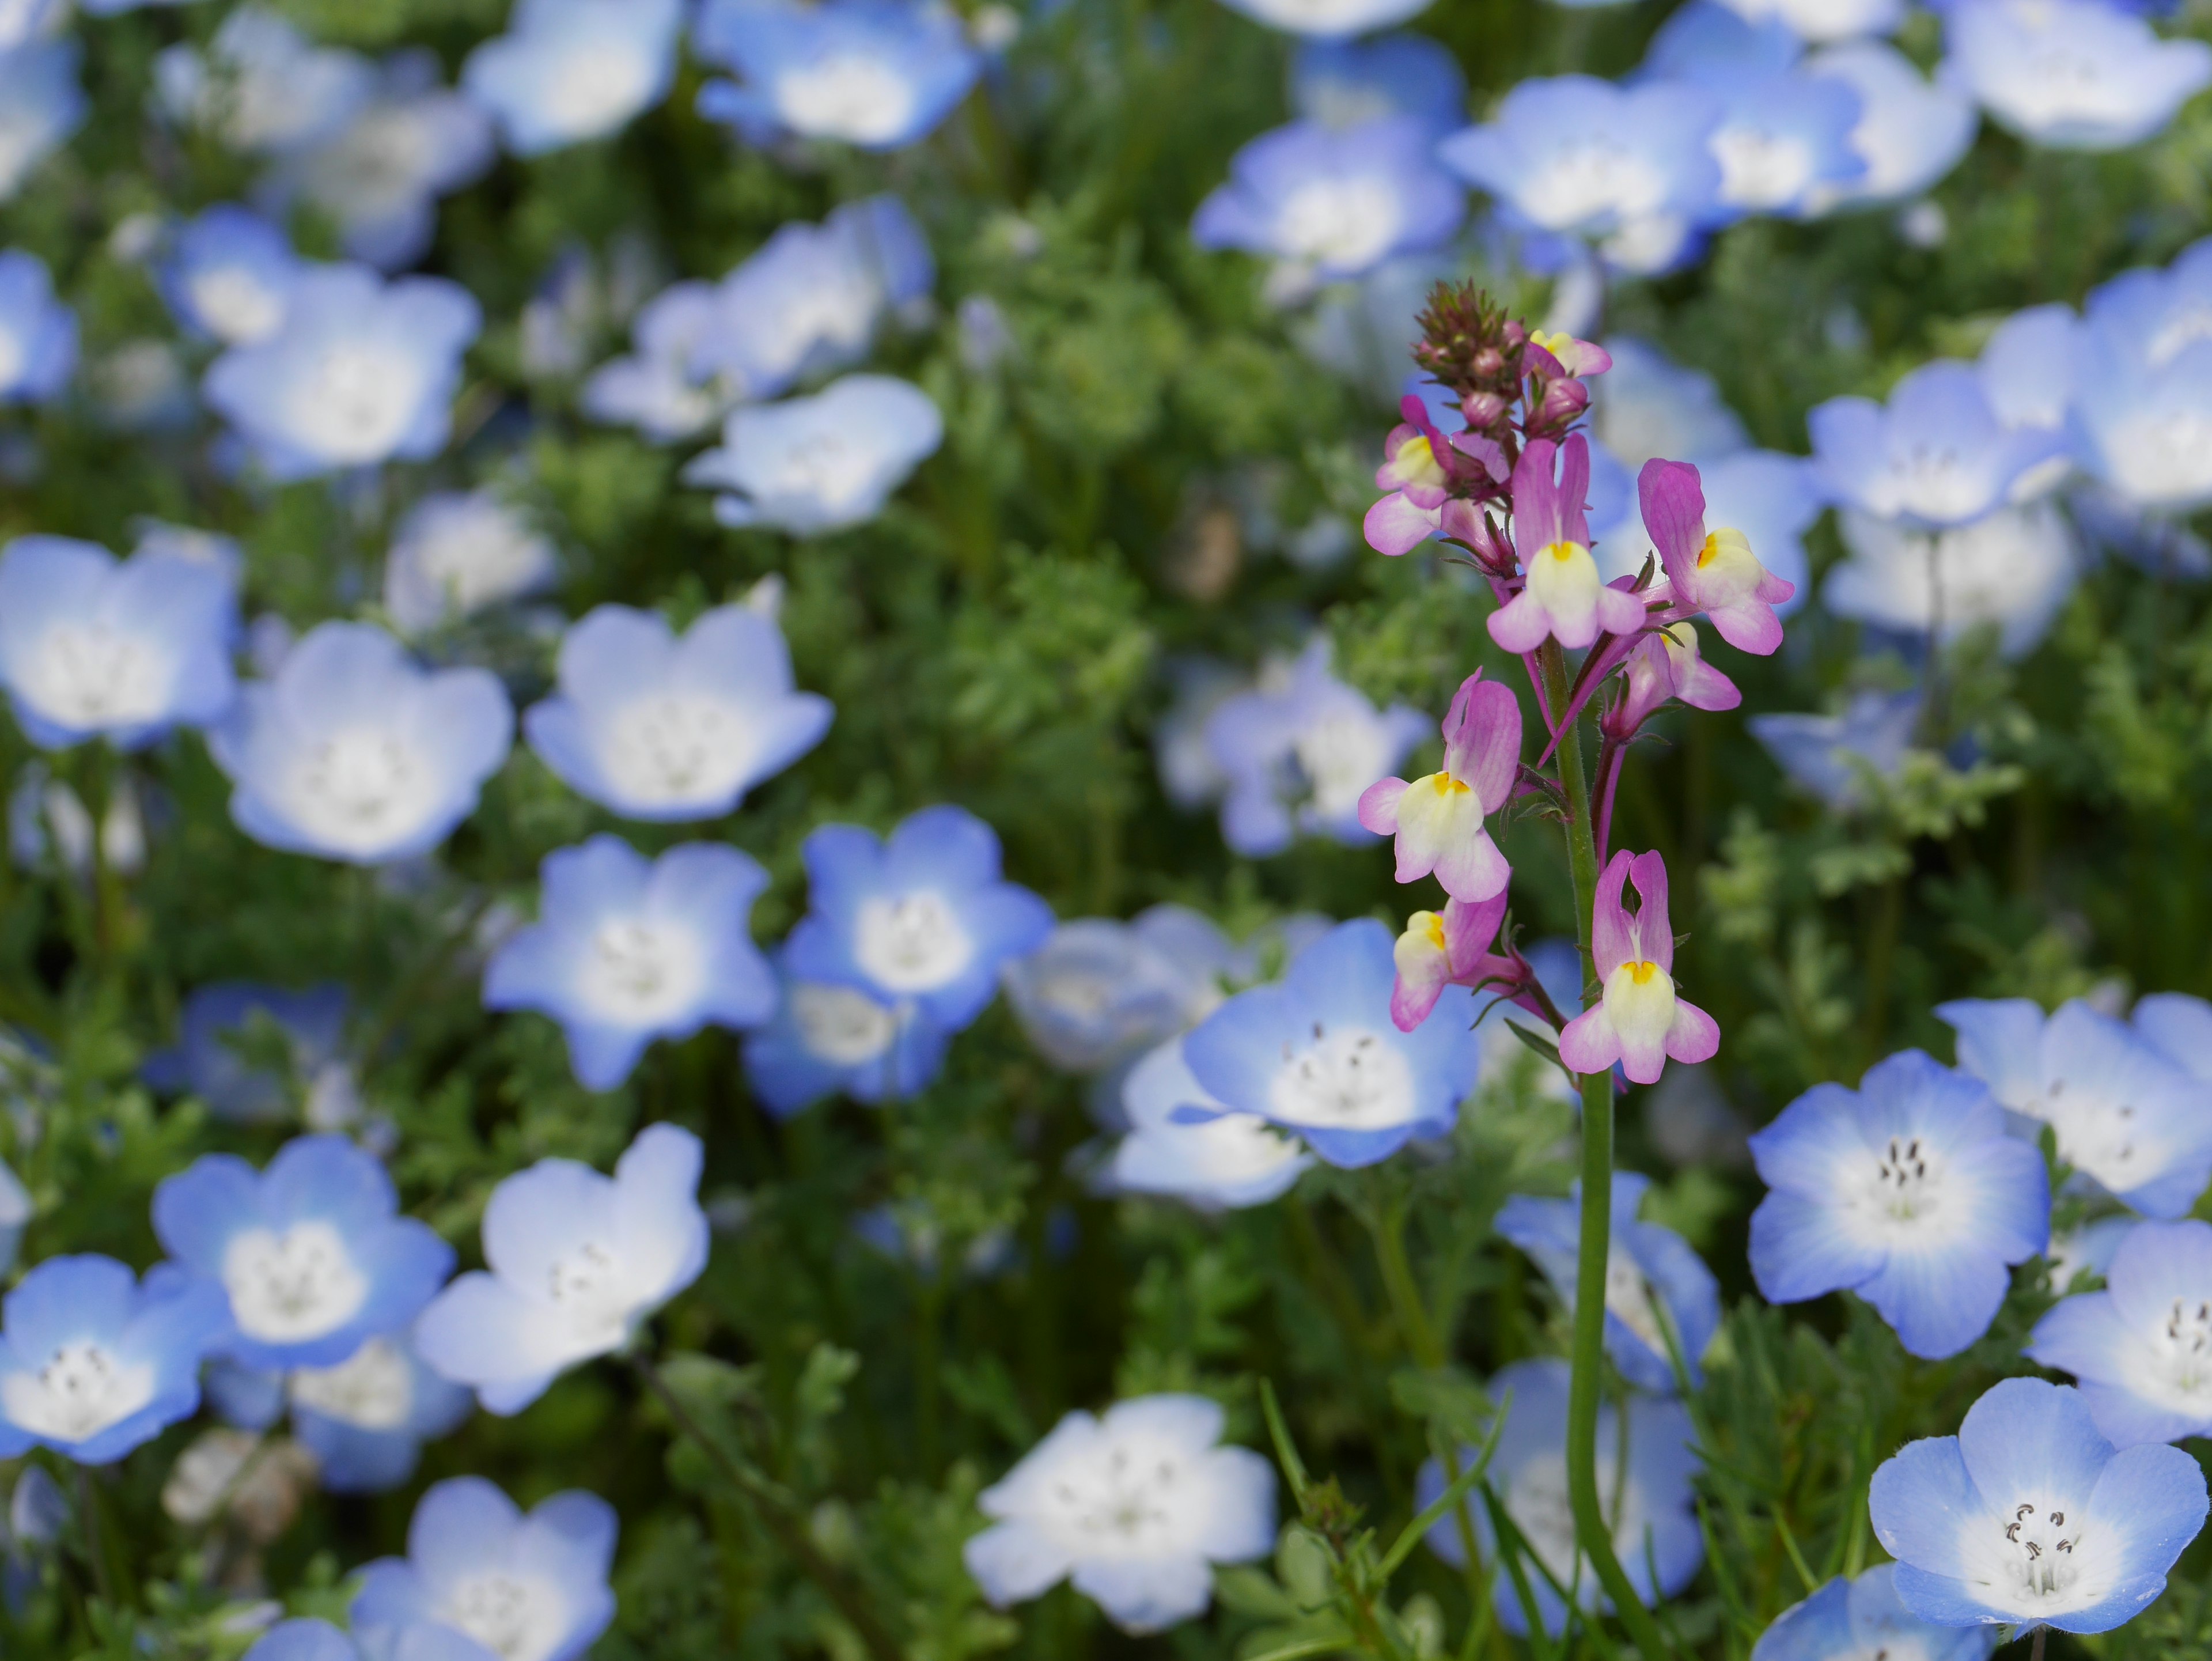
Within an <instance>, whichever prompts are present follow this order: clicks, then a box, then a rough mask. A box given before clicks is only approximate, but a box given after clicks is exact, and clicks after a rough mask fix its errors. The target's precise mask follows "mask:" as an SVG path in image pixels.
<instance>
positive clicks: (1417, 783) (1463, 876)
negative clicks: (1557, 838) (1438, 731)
mask: <svg viewBox="0 0 2212 1661" xmlns="http://www.w3.org/2000/svg"><path fill="white" fill-rule="evenodd" d="M1443 733H1444V764H1443V770H1442V771H1440V772H1435V773H1431V774H1428V775H1427V776H1425V777H1422V778H1418V779H1415V780H1413V782H1411V783H1410V784H1409V783H1407V782H1406V781H1405V780H1403V779H1395V778H1393V779H1382V780H1378V781H1377V782H1375V783H1373V784H1370V785H1369V786H1368V787H1367V789H1366V790H1365V792H1364V794H1362V795H1361V796H1360V798H1359V822H1360V824H1363V825H1364V826H1365V827H1366V828H1367V829H1368V830H1370V831H1373V832H1374V833H1375V834H1376V836H1378V837H1386V836H1387V837H1396V838H1397V855H1398V873H1397V874H1398V880H1399V881H1400V882H1418V881H1419V880H1420V879H1422V878H1423V877H1425V876H1427V875H1429V874H1430V873H1432V872H1433V873H1435V875H1436V879H1437V881H1438V882H1440V883H1442V884H1443V885H1444V891H1445V892H1446V893H1448V894H1449V895H1450V896H1451V897H1453V898H1454V899H1460V900H1486V899H1489V898H1490V897H1492V895H1495V894H1500V893H1503V892H1504V890H1505V884H1506V881H1507V879H1509V878H1510V876H1511V875H1512V867H1510V866H1509V865H1507V864H1506V862H1505V855H1503V854H1501V853H1499V852H1498V844H1497V843H1494V842H1492V840H1491V839H1490V831H1489V830H1488V829H1487V828H1486V826H1485V824H1483V821H1484V820H1485V819H1486V818H1488V817H1489V816H1490V815H1491V814H1492V813H1494V812H1497V811H1498V809H1499V808H1500V807H1503V806H1504V805H1505V803H1506V801H1507V800H1508V799H1509V798H1510V795H1511V794H1512V790H1513V777H1514V773H1515V771H1516V769H1517V768H1518V766H1519V764H1520V760H1521V706H1520V704H1519V703H1516V701H1515V700H1514V697H1513V693H1512V691H1511V689H1510V688H1509V687H1507V686H1505V685H1504V684H1501V683H1499V682H1498V681H1486V680H1484V679H1483V678H1482V672H1481V671H1480V670H1479V669H1478V670H1477V671H1475V672H1474V674H1472V675H1469V676H1468V678H1467V679H1466V680H1465V681H1464V682H1463V683H1462V684H1461V686H1460V689H1459V692H1458V695H1457V696H1456V697H1454V698H1453V699H1452V706H1451V711H1450V713H1449V715H1446V716H1445V717H1444V724H1443Z"/></svg>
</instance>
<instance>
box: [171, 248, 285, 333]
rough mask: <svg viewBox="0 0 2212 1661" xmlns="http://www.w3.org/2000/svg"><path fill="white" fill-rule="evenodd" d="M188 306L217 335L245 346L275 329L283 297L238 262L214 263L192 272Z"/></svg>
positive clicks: (281, 314)
mask: <svg viewBox="0 0 2212 1661" xmlns="http://www.w3.org/2000/svg"><path fill="white" fill-rule="evenodd" d="M191 290H192V308H193V309H194V310H195V311H197V312H198V313H199V314H200V317H201V319H202V320H203V321H204V322H205V323H206V324H207V326H208V327H209V328H210V330H212V331H213V332H215V333H216V335H217V336H219V337H221V338H222V339H224V340H226V341H228V342H229V343H230V344H232V345H234V346H249V345H252V344H253V343H254V342H255V341H257V340H265V339H267V338H269V337H270V335H272V334H274V333H276V331H277V329H278V327H279V326H281V325H282V324H283V321H284V301H283V296H282V295H277V294H276V293H274V292H272V291H271V290H270V289H269V287H268V285H267V284H265V283H263V282H262V281H261V280H260V279H259V278H258V277H256V276H255V275H254V274H253V273H252V271H248V270H246V268H245V267H244V266H242V265H216V266H213V267H210V269H208V270H206V271H200V272H198V273H197V275H195V276H194V277H193V278H192V282H191Z"/></svg>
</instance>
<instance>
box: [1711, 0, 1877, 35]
mask: <svg viewBox="0 0 2212 1661" xmlns="http://www.w3.org/2000/svg"><path fill="white" fill-rule="evenodd" d="M1726 3H1727V4H1728V5H1729V7H1730V8H1732V9H1735V10H1736V11H1739V12H1741V13H1742V14H1743V15H1744V16H1746V17H1747V18H1749V19H1750V20H1751V21H1753V22H1754V23H1757V22H1763V21H1765V20H1766V19H1768V18H1770V17H1771V18H1773V19H1775V20H1776V21H1779V22H1781V23H1783V24H1785V25H1787V26H1788V27H1789V28H1790V30H1791V31H1792V32H1793V33H1796V34H1798V35H1800V36H1802V37H1803V38H1804V39H1805V40H1854V39H1855V38H1856V37H1857V36H1860V35H1868V34H1889V33H1893V32H1894V31H1895V30H1896V29H1897V27H1898V26H1899V24H1901V23H1903V22H1904V21H1905V0H1726Z"/></svg>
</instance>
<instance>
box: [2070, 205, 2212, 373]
mask: <svg viewBox="0 0 2212 1661" xmlns="http://www.w3.org/2000/svg"><path fill="white" fill-rule="evenodd" d="M2037 309H2039V310H2040V309H2045V308H2040V307H2039V308H2037ZM2083 313H2084V317H2085V320H2086V321H2087V325H2088V328H2089V332H2090V333H2092V334H2093V336H2094V337H2095V338H2096V345H2097V348H2098V349H2099V350H2102V351H2105V352H2108V353H2110V354H2112V356H2114V357H2115V358H2116V359H2117V360H2118V361H2119V362H2125V363H2127V364H2129V365H2130V366H2131V367H2132V368H2136V369H2137V370H2139V371H2140V370H2147V369H2148V370H2155V369H2162V368H2166V366H2167V365H2168V364H2170V363H2172V362H2173V361H2174V359H2175V358H2177V357H2179V356H2180V355H2181V354H2182V353H2183V352H2184V351H2185V350H2188V349H2189V348H2190V347H2191V346H2193V345H2195V344H2197V342H2199V341H2203V340H2208V339H2212V238H2206V239H2204V240H2200V241H2197V242H2192V243H2191V244H2190V246H2187V247H2186V248H2184V249H2183V250H2182V251H2181V252H2179V254H2176V255H2175V256H2174V258H2173V259H2172V262H2171V263H2170V264H2168V265H2165V266H2163V267H2151V266H2137V267H2136V268H2134V269H2132V270H2130V271H2122V272H2121V273H2120V274H2119V275H2118V276H2117V277H2112V278H2111V279H2110V280H2109V281H2106V282H2104V283H2099V284H2098V285H2097V287H2095V288H2094V289H2091V290H2090V291H2089V298H2088V301H2087V304H2086V305H2085V306H2084V307H2083Z"/></svg>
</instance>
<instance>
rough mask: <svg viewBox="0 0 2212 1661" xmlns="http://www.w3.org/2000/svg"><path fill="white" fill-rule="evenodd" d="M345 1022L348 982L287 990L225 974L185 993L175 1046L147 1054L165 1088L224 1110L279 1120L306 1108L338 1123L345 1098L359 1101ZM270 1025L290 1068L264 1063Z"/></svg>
mask: <svg viewBox="0 0 2212 1661" xmlns="http://www.w3.org/2000/svg"><path fill="white" fill-rule="evenodd" d="M345 1029H346V995H345V989H344V988H343V987H342V986H319V987H313V988H310V989H308V990H307V991H304V992H286V991H282V990H280V989H276V988H275V987H267V986H255V985H252V984H250V983H246V982H244V981H216V982H214V983H210V984H209V985H206V986H203V987H198V988H196V989H194V990H193V992H192V994H191V996H189V997H187V998H186V999H185V1007H184V1011H183V1013H182V1015H181V1016H180V1017H179V1021H178V1034H177V1043H176V1047H175V1048H174V1049H173V1050H161V1051H158V1052H157V1053H155V1055H154V1056H150V1057H149V1058H148V1060H147V1062H146V1068H145V1074H146V1081H147V1082H148V1083H149V1084H150V1085H152V1086H154V1087H155V1089H157V1090H175V1091H186V1090H188V1091H190V1092H191V1093H192V1094H193V1095H195V1096H197V1097H198V1098H200V1100H201V1101H202V1102H204V1103H205V1104H206V1105H207V1108H208V1110H209V1111H210V1113H212V1114H213V1115H214V1116H216V1118H218V1119H228V1120H232V1121H234V1122H238V1123H274V1122H277V1121H281V1120H284V1119H288V1118H294V1117H299V1116H304V1117H305V1118H306V1119H307V1123H308V1124H309V1125H310V1126H311V1127H313V1128H315V1129H326V1128H335V1125H336V1123H337V1122H338V1121H339V1120H342V1119H343V1117H345V1116H347V1115H346V1113H345V1108H346V1107H348V1106H351V1107H356V1108H357V1107H358V1105H359V1102H358V1099H357V1092H356V1089H355V1086H354V1080H353V1069H352V1068H351V1067H350V1066H349V1065H348V1063H347V1062H346V1059H345ZM264 1032H265V1033H266V1034H267V1035H268V1036H270V1037H274V1038H275V1039H276V1048H277V1050H278V1052H279V1054H281V1056H283V1061H284V1062H285V1063H287V1064H288V1065H286V1067H285V1069H284V1070H283V1071H278V1070H276V1068H271V1067H270V1066H268V1065H265V1064H264V1057H263V1056H262V1054H260V1053H258V1051H257V1049H256V1041H257V1039H258V1037H260V1036H261V1035H262V1034H263V1033H264ZM303 1099H304V1111H303V1110H302V1101H303Z"/></svg>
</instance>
